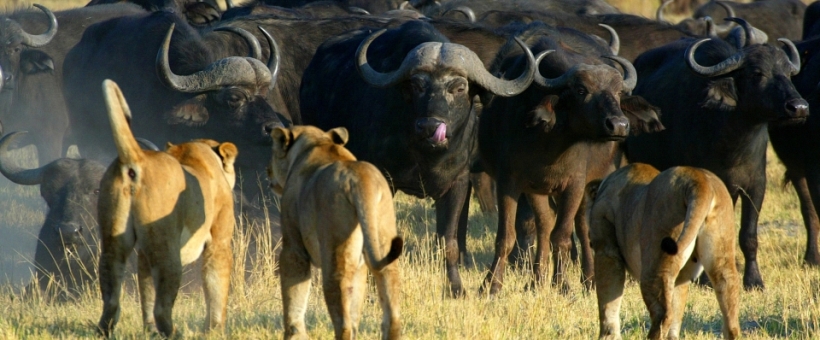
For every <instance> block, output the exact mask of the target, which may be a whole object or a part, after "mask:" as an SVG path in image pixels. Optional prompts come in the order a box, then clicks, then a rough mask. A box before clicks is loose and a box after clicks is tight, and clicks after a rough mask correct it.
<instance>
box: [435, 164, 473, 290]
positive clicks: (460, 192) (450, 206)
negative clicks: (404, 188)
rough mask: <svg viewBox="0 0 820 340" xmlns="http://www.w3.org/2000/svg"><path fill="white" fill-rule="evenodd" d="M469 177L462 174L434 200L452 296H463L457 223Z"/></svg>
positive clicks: (437, 227)
mask: <svg viewBox="0 0 820 340" xmlns="http://www.w3.org/2000/svg"><path fill="white" fill-rule="evenodd" d="M469 185H470V183H469V177H468V176H467V174H466V173H465V174H463V175H461V176H459V177H458V178H457V179H456V183H455V184H454V185H453V186H452V187H451V188H450V190H448V191H447V193H446V194H444V196H442V197H441V198H439V199H438V200H437V201H436V230H437V231H438V235H439V237H443V238H444V254H445V259H446V262H447V263H446V266H447V278H448V279H449V280H450V293H451V294H452V296H453V297H463V296H464V288H463V287H462V285H461V276H460V275H459V273H458V256H459V249H458V240H457V235H456V234H457V232H458V223H459V219H460V218H461V210H462V209H463V207H464V201H465V200H466V199H467V193H468V188H469Z"/></svg>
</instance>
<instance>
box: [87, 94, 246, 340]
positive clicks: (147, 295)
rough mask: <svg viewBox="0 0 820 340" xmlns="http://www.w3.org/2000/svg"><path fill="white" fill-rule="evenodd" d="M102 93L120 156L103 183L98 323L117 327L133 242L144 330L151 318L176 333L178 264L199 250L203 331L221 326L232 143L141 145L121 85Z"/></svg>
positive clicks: (106, 329) (106, 330)
mask: <svg viewBox="0 0 820 340" xmlns="http://www.w3.org/2000/svg"><path fill="white" fill-rule="evenodd" d="M103 92H104V93H105V98H106V105H107V106H108V116H109V120H110V122H111V128H112V130H113V133H114V142H115V144H116V146H117V153H118V155H119V157H118V158H117V159H115V160H114V162H113V163H111V165H110V166H109V167H108V170H106V172H105V175H104V176H103V179H102V182H101V184H100V197H99V203H98V209H99V212H98V213H99V223H100V228H101V231H102V255H101V256H100V290H101V291H102V297H103V312H102V316H101V317H100V322H99V324H98V325H97V327H98V328H99V331H100V332H101V333H102V334H103V335H105V336H109V335H110V334H111V332H112V331H113V330H114V326H115V325H116V324H117V319H118V318H119V310H120V305H119V300H120V293H121V289H122V279H123V275H124V269H125V261H126V259H127V258H128V254H130V253H131V251H132V249H133V248H134V246H136V247H137V254H138V268H139V270H138V272H139V292H140V303H141V305H142V318H143V322H144V325H145V327H146V329H151V328H153V325H154V324H155V322H156V328H157V330H159V332H160V333H161V334H162V335H164V336H171V335H172V334H173V333H174V325H173V322H172V320H171V316H172V308H173V307H174V300H175V299H176V296H177V291H178V290H179V285H180V277H181V274H182V266H183V265H185V264H188V263H191V262H193V261H194V260H196V259H197V258H199V256H200V255H202V256H203V265H202V281H203V288H204V291H205V301H206V303H207V308H208V319H207V321H206V328H211V329H219V330H220V331H222V330H223V328H224V324H225V313H226V307H227V302H228V287H229V279H230V275H231V266H232V262H233V259H232V257H231V256H232V254H231V235H232V233H233V228H234V223H235V222H234V209H233V193H232V188H233V185H234V182H235V173H234V168H233V163H234V160H235V159H236V156H237V154H238V151H237V149H236V146H234V145H233V144H231V143H222V144H220V143H217V142H215V141H212V140H197V141H193V142H189V143H183V144H179V145H172V144H170V143H169V144H168V147H167V150H166V151H165V152H157V151H150V150H141V149H140V147H139V145H137V141H136V140H135V139H134V135H133V134H132V133H131V129H130V127H129V122H130V119H131V112H130V110H129V109H128V104H127V103H126V102H125V98H123V95H122V92H120V89H119V87H117V84H115V83H114V82H113V81H110V80H106V81H104V82H103ZM155 289H156V291H155Z"/></svg>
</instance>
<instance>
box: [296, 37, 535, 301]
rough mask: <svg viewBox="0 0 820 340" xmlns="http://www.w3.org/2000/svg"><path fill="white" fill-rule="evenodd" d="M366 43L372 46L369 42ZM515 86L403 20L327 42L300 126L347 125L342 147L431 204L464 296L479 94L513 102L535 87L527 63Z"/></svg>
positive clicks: (305, 90)
mask: <svg viewBox="0 0 820 340" xmlns="http://www.w3.org/2000/svg"><path fill="white" fill-rule="evenodd" d="M371 45H372V46H371ZM521 48H524V49H525V52H526V55H527V58H528V59H527V60H528V63H529V64H528V66H527V67H526V71H525V72H522V73H521V74H520V76H518V77H517V78H515V79H513V80H504V79H498V78H496V77H494V76H492V75H491V74H490V73H489V72H487V70H486V69H485V68H484V64H483V63H482V61H481V60H480V59H479V58H478V57H477V56H476V55H475V53H473V52H472V51H470V50H469V49H467V48H466V47H464V46H462V45H458V44H454V43H451V42H449V40H448V39H447V38H445V37H444V36H442V35H441V33H439V32H438V31H436V30H435V28H433V27H432V26H430V25H429V24H427V23H424V22H421V21H410V22H408V23H405V24H404V25H402V26H400V27H399V28H396V29H391V30H389V31H387V32H386V33H385V32H384V31H379V32H376V33H373V34H371V33H370V32H369V31H368V30H357V31H353V32H350V33H346V34H343V35H340V36H338V37H336V38H332V39H329V40H328V41H326V42H325V43H324V44H322V46H321V47H320V48H319V50H318V51H317V52H316V55H315V56H314V57H313V60H312V61H311V64H310V66H308V69H307V70H305V74H304V78H303V81H302V89H301V101H300V102H301V108H302V117H303V120H304V123H305V124H312V125H317V126H319V127H321V128H323V129H327V128H330V127H337V126H344V127H346V128H347V129H348V130H349V131H350V141H349V142H348V144H347V147H348V149H349V150H350V151H351V152H353V154H354V155H356V156H357V158H358V159H360V160H364V161H368V162H371V163H373V164H375V165H376V166H377V167H378V168H379V169H380V170H381V171H382V172H383V173H384V174H385V177H387V178H388V182H389V183H390V184H391V186H392V188H393V190H402V191H404V192H406V193H408V194H411V195H415V196H418V197H432V198H433V199H435V200H436V204H435V206H436V226H437V232H438V234H439V235H440V236H443V237H444V242H445V252H446V262H447V276H448V278H449V281H450V292H451V293H452V294H453V295H454V296H462V295H463V294H464V291H463V288H462V284H461V277H460V276H459V273H458V260H459V251H458V244H457V241H456V231H457V230H458V229H461V230H466V229H463V228H459V226H460V225H464V226H466V222H467V209H466V207H467V204H468V203H469V200H468V196H469V193H470V187H469V183H468V173H469V165H470V164H471V163H472V160H473V159H475V157H476V152H477V145H476V140H475V134H476V132H477V128H478V126H477V125H478V124H477V123H478V117H477V115H476V114H475V113H473V112H474V109H475V106H476V103H477V99H476V98H475V97H476V96H477V95H484V94H486V93H487V92H489V93H494V94H497V95H500V96H512V95H516V94H518V93H520V92H521V91H523V90H525V89H526V88H527V87H528V86H529V84H530V82H531V81H532V77H533V73H534V69H535V67H534V64H535V62H534V59H533V56H532V53H530V52H529V50H528V49H526V47H525V45H523V43H521Z"/></svg>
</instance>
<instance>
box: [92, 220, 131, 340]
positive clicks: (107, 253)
mask: <svg viewBox="0 0 820 340" xmlns="http://www.w3.org/2000/svg"><path fill="white" fill-rule="evenodd" d="M114 215H115V214H114ZM122 215H123V216H125V217H122V216H119V217H120V218H117V217H118V216H111V215H108V214H102V213H101V214H100V227H101V231H102V254H101V255H100V264H99V268H100V269H99V270H100V274H99V275H100V276H99V280H100V293H101V294H102V298H103V312H102V315H101V316H100V321H99V323H98V324H97V331H98V332H100V333H102V335H104V336H106V337H108V336H111V333H112V332H113V331H114V327H115V326H116V325H117V321H118V320H119V317H120V295H121V294H122V281H123V278H124V276H125V261H126V260H127V259H128V255H130V254H131V251H132V250H133V249H134V244H135V242H136V237H135V233H134V225H133V224H131V223H129V222H127V221H128V218H127V214H122ZM115 233H116V234H117V235H114V234H115Z"/></svg>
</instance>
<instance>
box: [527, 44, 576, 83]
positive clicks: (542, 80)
mask: <svg viewBox="0 0 820 340" xmlns="http://www.w3.org/2000/svg"><path fill="white" fill-rule="evenodd" d="M552 52H555V50H547V51H544V52H541V53H539V54H538V58H537V59H536V61H537V62H538V64H541V60H542V59H544V57H546V56H547V55H548V54H550V53H552ZM571 76H572V72H570V71H567V72H564V74H562V75H561V76H559V77H558V78H546V77H544V76H542V75H541V71H540V69H538V72H535V80H533V82H534V83H536V84H538V86H540V87H542V88H544V89H547V90H552V89H559V88H562V87H564V86H566V85H567V81H568V80H569V78H570V77H571Z"/></svg>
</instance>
